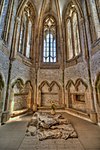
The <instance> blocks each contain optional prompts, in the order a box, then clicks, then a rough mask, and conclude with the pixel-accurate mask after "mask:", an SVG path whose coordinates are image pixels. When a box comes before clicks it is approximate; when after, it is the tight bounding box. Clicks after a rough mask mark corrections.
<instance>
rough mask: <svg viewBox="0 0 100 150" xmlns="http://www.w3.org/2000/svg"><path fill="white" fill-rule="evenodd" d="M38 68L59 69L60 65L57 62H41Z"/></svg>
mask: <svg viewBox="0 0 100 150" xmlns="http://www.w3.org/2000/svg"><path fill="white" fill-rule="evenodd" d="M40 68H41V69H59V68H60V65H59V63H57V62H56V63H43V62H42V63H41V64H40Z"/></svg>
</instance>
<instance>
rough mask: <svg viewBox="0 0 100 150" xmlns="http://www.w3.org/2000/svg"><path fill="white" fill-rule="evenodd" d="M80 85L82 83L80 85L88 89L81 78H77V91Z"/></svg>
mask: <svg viewBox="0 0 100 150" xmlns="http://www.w3.org/2000/svg"><path fill="white" fill-rule="evenodd" d="M81 83H82V85H84V86H85V88H86V89H87V88H88V86H87V84H86V83H85V82H84V81H83V80H82V79H81V78H78V79H77V80H76V82H75V88H76V89H78V86H79V85H80V84H81Z"/></svg>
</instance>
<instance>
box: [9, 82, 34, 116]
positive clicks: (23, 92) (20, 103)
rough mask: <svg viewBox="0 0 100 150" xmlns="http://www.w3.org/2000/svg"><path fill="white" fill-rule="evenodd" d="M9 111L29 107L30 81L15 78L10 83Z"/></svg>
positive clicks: (30, 100)
mask: <svg viewBox="0 0 100 150" xmlns="http://www.w3.org/2000/svg"><path fill="white" fill-rule="evenodd" d="M11 99H12V101H11V106H10V107H11V112H12V113H13V112H15V111H20V110H23V109H30V108H31V103H32V86H31V82H30V81H27V82H26V83H25V84H24V82H23V80H22V79H17V80H16V81H15V83H14V84H13V85H12V91H11Z"/></svg>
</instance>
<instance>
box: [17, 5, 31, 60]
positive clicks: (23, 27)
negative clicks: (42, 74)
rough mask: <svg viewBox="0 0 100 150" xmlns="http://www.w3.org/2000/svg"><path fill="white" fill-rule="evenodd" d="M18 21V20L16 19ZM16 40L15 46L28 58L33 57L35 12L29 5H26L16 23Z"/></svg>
mask: <svg viewBox="0 0 100 150" xmlns="http://www.w3.org/2000/svg"><path fill="white" fill-rule="evenodd" d="M16 22H17V21H16ZM15 35H17V37H16V42H15V48H16V49H17V51H18V52H19V53H21V55H24V56H25V57H26V58H27V59H30V60H31V58H32V40H33V12H32V11H31V10H30V9H29V7H27V6H26V7H25V8H24V10H23V12H22V15H21V16H20V21H19V22H18V23H16V34H15Z"/></svg>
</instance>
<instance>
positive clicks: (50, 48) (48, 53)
mask: <svg viewBox="0 0 100 150" xmlns="http://www.w3.org/2000/svg"><path fill="white" fill-rule="evenodd" d="M56 43H57V25H56V20H55V18H54V17H53V16H52V15H50V14H49V15H48V16H46V18H45V19H44V21H43V54H42V56H43V58H42V61H43V62H44V63H48V62H52V63H55V62H56V61H57V56H56V55H57V48H56V47H57V45H56Z"/></svg>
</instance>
